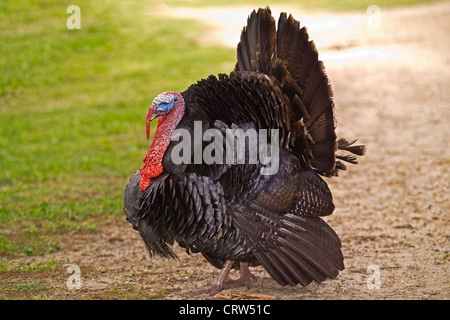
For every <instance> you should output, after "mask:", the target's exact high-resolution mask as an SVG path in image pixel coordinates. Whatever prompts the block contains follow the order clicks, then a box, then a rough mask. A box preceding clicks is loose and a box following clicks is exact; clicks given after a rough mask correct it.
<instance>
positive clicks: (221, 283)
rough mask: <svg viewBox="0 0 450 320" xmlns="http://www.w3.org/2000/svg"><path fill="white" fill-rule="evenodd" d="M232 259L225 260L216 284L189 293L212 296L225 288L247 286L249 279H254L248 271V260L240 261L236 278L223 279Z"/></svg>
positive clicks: (231, 263)
mask: <svg viewBox="0 0 450 320" xmlns="http://www.w3.org/2000/svg"><path fill="white" fill-rule="evenodd" d="M233 264H234V261H233V260H227V261H226V262H225V265H224V266H223V268H222V271H221V272H220V274H219V277H218V278H217V282H216V284H214V285H212V286H209V287H205V288H200V289H197V290H193V291H189V292H188V293H190V294H195V295H197V294H203V293H206V294H209V295H210V296H214V295H216V294H217V293H219V292H220V291H222V290H225V289H234V288H237V287H240V286H247V287H249V285H250V282H251V280H252V279H253V280H256V277H255V276H254V275H253V274H252V273H251V272H250V270H249V269H248V262H241V263H240V278H239V279H237V280H228V281H225V280H226V278H227V277H228V274H229V272H230V270H231V267H232V266H233Z"/></svg>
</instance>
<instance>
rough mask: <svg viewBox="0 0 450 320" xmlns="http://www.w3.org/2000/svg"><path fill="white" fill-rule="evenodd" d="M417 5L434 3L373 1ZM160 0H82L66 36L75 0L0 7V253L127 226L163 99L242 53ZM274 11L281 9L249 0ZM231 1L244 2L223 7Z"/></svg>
mask: <svg viewBox="0 0 450 320" xmlns="http://www.w3.org/2000/svg"><path fill="white" fill-rule="evenodd" d="M416 2H424V1H417V0H416V1H414V0H397V1H393V2H392V1H384V0H383V1H377V2H375V4H378V5H380V6H384V5H387V4H388V3H389V4H390V5H392V4H410V3H416ZM157 3H159V2H156V1H150V0H146V1H144V0H142V1H131V0H125V1H112V0H105V1H92V0H80V1H76V3H75V4H77V5H78V6H79V7H80V8H81V29H80V30H68V29H67V27H66V20H67V18H68V17H69V14H67V13H66V9H67V7H68V6H69V5H70V4H73V2H72V1H56V0H54V1H50V0H41V1H31V0H14V1H12V0H10V1H8V0H6V1H1V2H0V43H1V45H0V255H3V256H8V255H17V254H22V255H43V254H46V253H48V252H53V251H55V250H58V242H59V240H60V239H61V238H62V237H64V235H65V234H66V233H67V232H69V231H71V232H96V231H98V230H99V226H100V225H101V224H102V223H105V221H111V219H112V220H113V221H114V219H123V218H124V216H123V213H122V193H123V190H124V188H125V185H126V183H127V181H128V178H129V176H131V174H132V173H133V172H134V171H135V170H136V169H137V168H139V167H140V166H141V164H142V158H143V157H144V155H145V153H146V150H147V148H148V145H149V142H148V141H147V140H146V139H145V122H144V121H145V114H146V112H147V108H148V106H149V104H150V103H151V101H152V99H153V97H154V96H156V95H157V94H158V93H160V92H162V91H167V90H175V91H183V90H184V89H186V88H187V87H188V86H189V85H190V84H191V83H193V82H195V81H196V80H197V79H200V78H202V77H206V76H208V75H209V74H217V73H218V72H228V71H230V69H231V67H232V66H233V65H234V59H235V58H234V57H235V53H234V50H230V49H226V48H218V47H213V46H200V45H199V44H198V42H197V41H196V39H197V38H198V37H201V34H202V32H204V31H205V28H206V27H205V26H202V25H201V24H198V23H194V22H193V21H190V20H174V19H168V18H165V17H158V16H156V15H149V14H147V13H148V12H150V11H151V10H152V8H153V6H154V5H155V4H157ZM165 3H168V4H169V5H171V4H173V5H183V6H187V5H189V6H205V5H207V4H210V3H211V2H210V1H208V2H206V1H205V0H199V1H190V2H184V1H166V2H165ZM267 3H268V4H271V3H272V4H273V3H275V2H273V1H259V2H258V1H245V4H250V5H252V6H254V7H259V6H265V5H266V4H267ZM283 3H290V4H293V3H298V1H293V0H292V1H291V0H288V1H283ZM302 3H303V4H304V5H305V6H306V7H312V6H316V7H318V8H329V9H343V8H346V9H355V8H359V9H364V8H365V7H367V5H369V4H372V3H373V2H372V1H344V2H342V1H339V3H340V4H338V1H325V0H321V1H314V3H315V4H314V5H313V1H311V0H309V1H304V2H302ZM342 3H343V4H342ZM226 4H234V5H238V4H243V2H242V1H237V0H231V1H230V0H227V1H225V0H218V1H215V2H214V5H226ZM243 23H244V21H243Z"/></svg>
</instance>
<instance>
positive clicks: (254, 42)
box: [235, 7, 361, 176]
mask: <svg viewBox="0 0 450 320" xmlns="http://www.w3.org/2000/svg"><path fill="white" fill-rule="evenodd" d="M237 58H238V61H237V64H236V67H235V71H241V72H245V71H253V72H261V73H264V74H267V75H268V76H269V77H270V78H271V80H272V82H273V83H275V84H276V85H277V86H278V87H279V88H280V89H281V91H282V95H283V96H284V100H285V101H284V102H285V103H286V105H288V109H289V110H290V111H291V112H292V114H293V116H292V117H291V118H290V121H292V124H291V125H290V127H292V128H294V130H293V132H292V133H291V136H290V148H292V149H293V150H294V152H295V153H296V154H297V155H299V156H300V157H302V158H303V159H304V160H305V161H306V163H307V164H308V165H310V166H311V167H313V168H314V169H316V170H317V171H318V172H319V173H320V174H322V175H325V176H331V175H336V173H337V171H338V170H339V169H344V168H345V166H344V165H343V164H342V163H341V162H340V161H338V162H337V161H336V151H337V149H338V148H339V147H338V142H337V141H336V138H337V137H336V133H335V128H336V119H335V114H334V102H333V92H332V89H331V85H330V81H329V80H328V77H327V74H326V72H325V67H324V65H323V63H322V61H320V60H318V52H317V49H316V46H315V44H314V42H313V41H310V40H309V37H308V32H307V30H306V28H305V27H302V28H300V22H299V21H297V20H295V19H294V18H293V17H292V15H289V16H287V14H286V13H281V15H280V18H279V19H278V27H277V28H276V27H275V20H274V18H273V17H272V15H271V11H270V9H269V8H268V7H267V8H265V9H259V10H258V11H257V12H256V11H253V12H252V13H251V14H250V16H249V18H248V21H247V27H245V28H244V29H243V31H242V34H241V41H240V43H239V44H238V48H237ZM347 148H349V146H348V147H347ZM353 149H358V148H350V149H346V150H347V151H350V152H352V153H354V154H356V155H359V154H358V151H361V150H355V151H356V152H353ZM338 158H339V159H341V160H345V161H346V160H347V159H348V160H349V162H350V163H354V162H355V161H356V160H355V159H356V157H355V156H350V157H347V158H345V159H342V156H338Z"/></svg>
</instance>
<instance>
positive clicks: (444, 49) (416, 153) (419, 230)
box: [3, 2, 450, 299]
mask: <svg viewBox="0 0 450 320" xmlns="http://www.w3.org/2000/svg"><path fill="white" fill-rule="evenodd" d="M160 10H161V13H162V14H163V13H164V8H161V9H160ZM183 10H184V11H183ZM208 10H209V9H208ZM288 10H289V11H290V12H292V13H293V14H294V16H295V17H296V18H300V20H301V23H302V25H307V26H308V27H309V28H308V30H309V32H310V37H311V39H313V40H315V42H316V44H317V47H318V49H319V52H320V58H321V59H322V60H323V61H324V62H325V66H326V68H327V72H328V74H329V76H330V79H331V82H332V85H333V88H334V93H335V102H336V105H337V107H336V111H337V117H338V135H339V136H345V137H348V138H358V139H359V142H361V143H364V144H366V146H367V150H368V151H367V155H366V156H365V157H363V158H362V159H361V161H360V164H359V165H358V166H351V167H349V170H348V171H347V172H343V173H342V174H341V176H340V177H339V178H332V179H327V182H328V183H329V185H330V188H331V190H332V192H333V195H334V199H335V205H336V210H335V213H334V214H333V215H332V216H331V217H327V218H326V219H325V220H326V221H327V222H328V223H329V224H330V225H331V226H332V227H333V228H334V229H335V230H336V232H337V233H338V234H339V235H340V238H341V240H342V244H343V252H344V255H345V265H346V269H345V270H344V271H343V272H342V273H341V274H340V275H339V276H338V277H337V278H336V279H335V280H328V281H326V282H324V283H322V284H315V283H314V284H311V285H310V286H308V287H301V286H297V287H282V286H280V285H278V284H277V283H276V282H275V281H274V280H272V279H271V278H270V276H269V275H268V274H267V273H266V272H265V271H264V270H263V269H262V268H261V267H258V268H255V269H254V270H253V272H254V274H255V275H257V277H258V280H257V281H256V282H254V283H252V285H251V288H250V289H246V288H243V289H239V290H234V291H225V292H223V293H222V294H219V295H218V296H216V297H215V298H216V299H220V298H233V299H237V298H241V299H246V298H247V299H250V298H251V299H263V298H272V299H449V298H450V286H449V280H448V275H449V273H448V272H449V250H450V245H449V240H450V232H449V231H450V230H449V211H450V210H449V209H450V201H449V199H450V196H449V194H450V193H449V191H450V190H449V182H450V176H449V164H450V151H449V149H450V148H449V147H450V143H449V141H450V127H449V124H448V121H449V119H450V105H449V104H450V102H449V101H450V89H449V80H450V56H449V54H448V52H450V42H449V41H448V35H449V34H450V23H449V21H448V16H449V15H450V2H441V3H435V4H432V5H426V6H418V7H411V8H401V9H391V10H384V9H382V10H381V15H380V20H379V28H374V26H375V27H376V26H377V25H376V22H375V24H371V23H370V22H369V24H368V22H367V21H368V19H369V18H368V17H369V15H368V14H367V13H366V12H362V13H340V14H330V13H326V12H309V11H307V12H305V11H302V10H300V9H298V8H287V9H286V11H288ZM273 11H274V13H275V14H276V15H278V13H277V12H279V11H280V10H279V9H278V8H275V10H273ZM189 12H192V10H188V9H180V10H179V11H176V12H175V13H174V16H175V17H177V16H189ZM219 12H221V11H213V10H210V11H207V12H203V13H202V14H201V15H200V16H201V17H209V18H208V20H207V21H206V22H207V23H213V22H214V21H216V20H217V21H218V22H214V24H215V27H214V28H212V29H211V30H209V31H207V32H205V36H204V37H203V36H202V37H199V38H201V39H202V41H205V42H208V41H210V40H211V39H220V41H225V42H224V43H223V44H224V45H230V44H229V43H230V42H231V40H232V43H233V44H232V45H233V46H235V45H236V43H237V39H238V38H239V30H240V29H241V27H242V26H243V24H244V22H245V20H246V17H247V15H248V13H249V12H250V8H235V9H233V10H229V11H222V12H221V13H219ZM192 16H193V15H192ZM197 16H198V15H197ZM218 17H219V18H218ZM220 24H222V27H219V26H218V25H220ZM207 29H208V28H205V30H207ZM205 39H206V40H208V39H209V40H208V41H206V40H205ZM222 39H223V40H222ZM211 41H212V40H211ZM226 71H227V70H224V72H226ZM195 80H196V79H193V82H194V81H195ZM60 247H61V248H62V250H60V251H58V252H56V253H52V254H49V255H46V256H44V257H30V258H25V257H22V258H17V260H15V261H11V263H12V264H14V263H17V264H23V263H30V264H36V263H37V262H39V261H48V260H51V259H54V260H56V261H59V262H60V263H61V264H60V267H58V268H59V269H58V270H57V272H48V279H45V281H44V282H45V284H46V288H47V289H48V290H44V291H41V292H40V293H36V294H35V295H34V296H31V297H30V298H36V297H41V298H42V297H43V298H48V299H88V298H95V299H101V298H106V299H109V298H128V299H131V298H134V299H141V298H155V299H206V298H207V297H206V296H200V297H193V296H190V295H187V294H186V291H188V290H192V289H195V288H198V287H200V286H204V285H208V284H211V283H212V282H213V281H214V280H215V278H216V276H217V275H218V270H217V269H214V268H213V267H212V266H210V265H209V264H208V263H207V262H206V261H205V260H204V259H203V258H202V257H201V255H192V256H188V255H187V254H186V253H184V251H183V250H182V249H180V248H178V247H177V248H176V251H177V252H178V253H179V258H180V260H179V261H176V262H173V261H168V260H164V259H153V260H150V259H149V258H148V256H147V254H146V251H145V248H144V245H143V243H142V241H141V239H140V237H139V236H138V234H137V233H136V232H135V231H133V230H132V229H131V227H130V225H129V224H128V223H127V222H125V221H124V222H123V223H120V224H119V225H117V224H115V225H113V224H111V225H110V226H108V227H105V228H104V229H103V230H101V232H99V233H97V234H90V235H78V234H69V235H68V236H67V237H66V238H65V239H64V241H62V243H60ZM71 264H75V265H77V266H79V268H80V271H81V289H78V290H77V289H73V290H68V289H67V287H66V280H67V278H68V277H69V274H67V273H66V268H67V267H68V266H69V265H71ZM45 275H46V273H45V272H41V273H40V274H39V275H36V276H33V275H29V277H30V279H31V280H33V277H40V278H42V277H45ZM8 277H9V278H7V279H3V280H4V281H7V282H10V283H11V284H14V283H15V282H17V281H18V279H19V277H20V275H19V274H10V275H9V276H8ZM232 277H237V272H236V271H233V272H232Z"/></svg>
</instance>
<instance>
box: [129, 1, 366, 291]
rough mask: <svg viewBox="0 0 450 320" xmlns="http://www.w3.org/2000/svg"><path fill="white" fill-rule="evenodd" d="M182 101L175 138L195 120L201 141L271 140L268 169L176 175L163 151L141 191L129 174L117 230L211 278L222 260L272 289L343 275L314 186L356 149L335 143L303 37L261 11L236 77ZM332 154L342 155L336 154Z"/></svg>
mask: <svg viewBox="0 0 450 320" xmlns="http://www.w3.org/2000/svg"><path fill="white" fill-rule="evenodd" d="M182 95H183V97H184V100H185V103H186V112H185V115H184V117H183V118H182V120H181V121H180V123H179V124H178V127H179V128H184V129H187V130H188V131H190V132H192V130H193V129H194V121H201V122H202V133H204V132H205V131H206V130H208V129H211V128H216V129H218V130H220V131H221V132H223V133H224V135H225V131H226V129H227V128H242V129H243V130H245V129H247V128H255V129H256V130H258V129H278V130H279V168H278V171H277V172H276V173H275V174H273V175H262V174H261V169H262V168H264V167H265V166H266V164H263V163H260V162H257V163H249V161H248V156H246V161H245V163H243V164H229V163H228V164H227V163H224V164H220V163H218V164H216V163H215V164H205V163H201V164H194V162H191V163H186V164H182V165H175V164H174V163H172V161H171V159H170V154H171V152H170V151H171V150H172V148H174V147H175V146H176V144H177V143H176V142H172V143H171V144H170V145H169V147H168V149H167V150H166V152H165V156H164V160H163V167H164V171H163V173H162V174H161V175H160V176H158V177H157V178H156V179H153V180H152V182H151V184H150V186H149V187H148V188H147V189H146V190H145V191H144V192H142V191H140V190H139V188H138V184H139V180H140V174H139V172H136V174H135V175H134V176H133V177H132V178H131V179H130V183H129V184H128V186H127V189H126V191H125V201H124V207H125V212H126V214H127V219H128V220H129V221H130V222H131V223H132V225H133V227H134V228H136V229H137V230H139V231H140V233H141V235H142V237H143V239H144V241H145V243H146V245H147V248H148V250H149V252H150V254H151V255H154V254H160V255H163V256H166V257H174V256H175V255H174V253H173V251H172V250H171V248H170V245H172V244H173V243H174V241H176V242H178V243H179V245H180V246H181V247H184V248H186V250H187V251H188V252H201V253H202V254H203V255H204V256H205V257H206V259H207V260H208V261H209V262H211V263H212V264H213V265H214V266H216V267H218V268H221V267H222V266H223V264H224V262H225V261H226V260H234V261H238V262H239V261H248V262H251V263H252V264H258V263H260V264H262V265H263V266H264V268H265V269H266V270H267V272H268V273H269V274H270V275H271V276H272V277H273V278H274V279H275V280H276V281H278V282H279V283H280V284H283V285H296V284H298V283H300V284H302V285H307V284H309V283H310V282H311V281H313V280H314V281H317V282H321V281H323V280H325V279H326V278H334V277H336V276H337V275H338V272H339V270H342V269H343V268H344V264H343V255H342V252H341V242H340V240H339V238H338V236H337V235H336V233H335V232H334V231H333V230H332V229H331V227H330V226H328V225H327V224H326V223H325V222H324V221H323V220H322V219H321V216H326V215H329V214H331V213H332V212H333V210H334V204H333V200H332V195H331V192H330V190H329V189H328V186H327V184H326V183H325V181H324V180H323V179H322V178H321V177H320V175H323V176H333V175H337V171H338V170H339V169H345V166H344V165H343V163H342V162H341V161H340V160H343V161H347V162H350V163H356V162H357V159H356V155H363V154H364V152H365V148H364V146H354V145H353V143H354V142H349V141H347V140H345V139H341V140H338V141H337V140H336V134H335V127H336V123H335V115H334V103H333V94H332V90H331V86H330V83H329V80H328V78H327V75H326V73H325V69H324V66H323V63H322V62H321V61H319V60H318V53H317V50H316V48H315V45H314V43H313V42H312V41H309V39H308V34H307V32H306V29H305V28H304V27H303V28H300V23H299V22H298V21H296V20H295V19H294V18H293V17H292V16H287V15H286V14H285V13H283V14H281V16H280V18H279V20H278V25H277V26H276V23H275V20H274V18H273V17H272V15H271V12H270V10H269V9H268V8H266V9H259V10H258V11H257V12H256V11H254V12H252V13H251V15H250V16H249V18H248V22H247V26H246V27H245V28H244V29H243V31H242V34H241V40H240V43H239V45H238V47H237V64H236V67H235V70H234V71H233V72H231V74H229V75H225V74H221V75H219V76H218V77H214V76H210V77H209V78H207V79H204V80H200V81H199V82H198V83H196V84H194V85H192V86H191V87H189V88H188V89H187V90H186V91H185V92H183V93H182ZM268 134H269V137H268V141H270V130H268ZM224 140H225V139H224ZM248 148H249V147H248V146H247V149H248ZM338 149H341V150H342V152H345V153H341V154H338V155H336V152H337V150H338ZM233 152H234V151H233ZM225 156H226V155H225V154H224V155H223V157H225ZM192 157H193V155H192ZM336 158H337V159H338V160H336ZM224 162H225V161H224Z"/></svg>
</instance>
